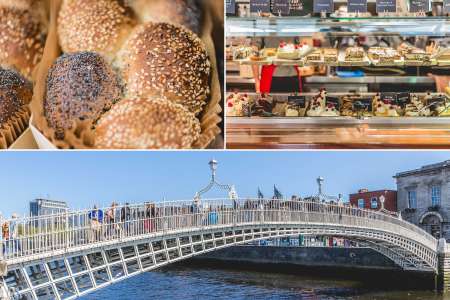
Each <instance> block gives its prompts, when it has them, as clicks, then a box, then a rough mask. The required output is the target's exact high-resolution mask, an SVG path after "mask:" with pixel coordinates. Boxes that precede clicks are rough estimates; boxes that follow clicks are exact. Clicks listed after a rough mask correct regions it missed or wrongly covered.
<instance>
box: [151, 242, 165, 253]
mask: <svg viewBox="0 0 450 300" xmlns="http://www.w3.org/2000/svg"><path fill="white" fill-rule="evenodd" d="M152 246H153V251H159V250H161V249H163V244H162V241H156V242H153V243H152Z"/></svg>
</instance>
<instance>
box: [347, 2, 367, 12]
mask: <svg viewBox="0 0 450 300" xmlns="http://www.w3.org/2000/svg"><path fill="white" fill-rule="evenodd" d="M347 11H348V12H351V13H356V12H360V13H363V12H367V0H348V1H347Z"/></svg>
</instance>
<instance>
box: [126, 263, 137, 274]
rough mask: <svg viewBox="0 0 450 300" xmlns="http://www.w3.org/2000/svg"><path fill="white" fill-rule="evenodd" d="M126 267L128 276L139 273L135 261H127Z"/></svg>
mask: <svg viewBox="0 0 450 300" xmlns="http://www.w3.org/2000/svg"><path fill="white" fill-rule="evenodd" d="M126 265H127V271H128V274H133V273H136V272H137V271H139V264H138V262H137V259H134V260H131V261H127V262H126Z"/></svg>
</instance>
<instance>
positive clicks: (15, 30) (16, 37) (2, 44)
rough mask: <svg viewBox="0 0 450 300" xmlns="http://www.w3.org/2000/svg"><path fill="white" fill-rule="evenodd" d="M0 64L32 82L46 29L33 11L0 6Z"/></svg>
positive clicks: (41, 51) (42, 47)
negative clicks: (16, 71)
mask: <svg viewBox="0 0 450 300" xmlns="http://www.w3.org/2000/svg"><path fill="white" fill-rule="evenodd" d="M0 20H1V21H0V65H1V66H3V67H7V68H15V69H16V70H18V71H19V72H20V73H21V74H22V75H24V76H25V77H26V78H28V79H31V75H32V72H33V69H34V68H35V66H36V65H37V64H38V63H39V61H40V59H41V57H42V53H43V51H44V44H45V35H46V33H45V30H46V29H45V28H44V25H43V24H42V23H41V21H40V17H39V16H38V15H37V14H36V12H33V13H32V12H30V11H28V10H21V9H17V8H13V7H0Z"/></svg>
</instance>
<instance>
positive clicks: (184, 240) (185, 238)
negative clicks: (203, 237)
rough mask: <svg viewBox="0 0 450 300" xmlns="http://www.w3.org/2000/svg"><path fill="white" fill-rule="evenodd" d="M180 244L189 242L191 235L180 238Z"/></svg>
mask: <svg viewBox="0 0 450 300" xmlns="http://www.w3.org/2000/svg"><path fill="white" fill-rule="evenodd" d="M180 244H181V245H185V244H189V237H188V236H184V237H182V238H180Z"/></svg>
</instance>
